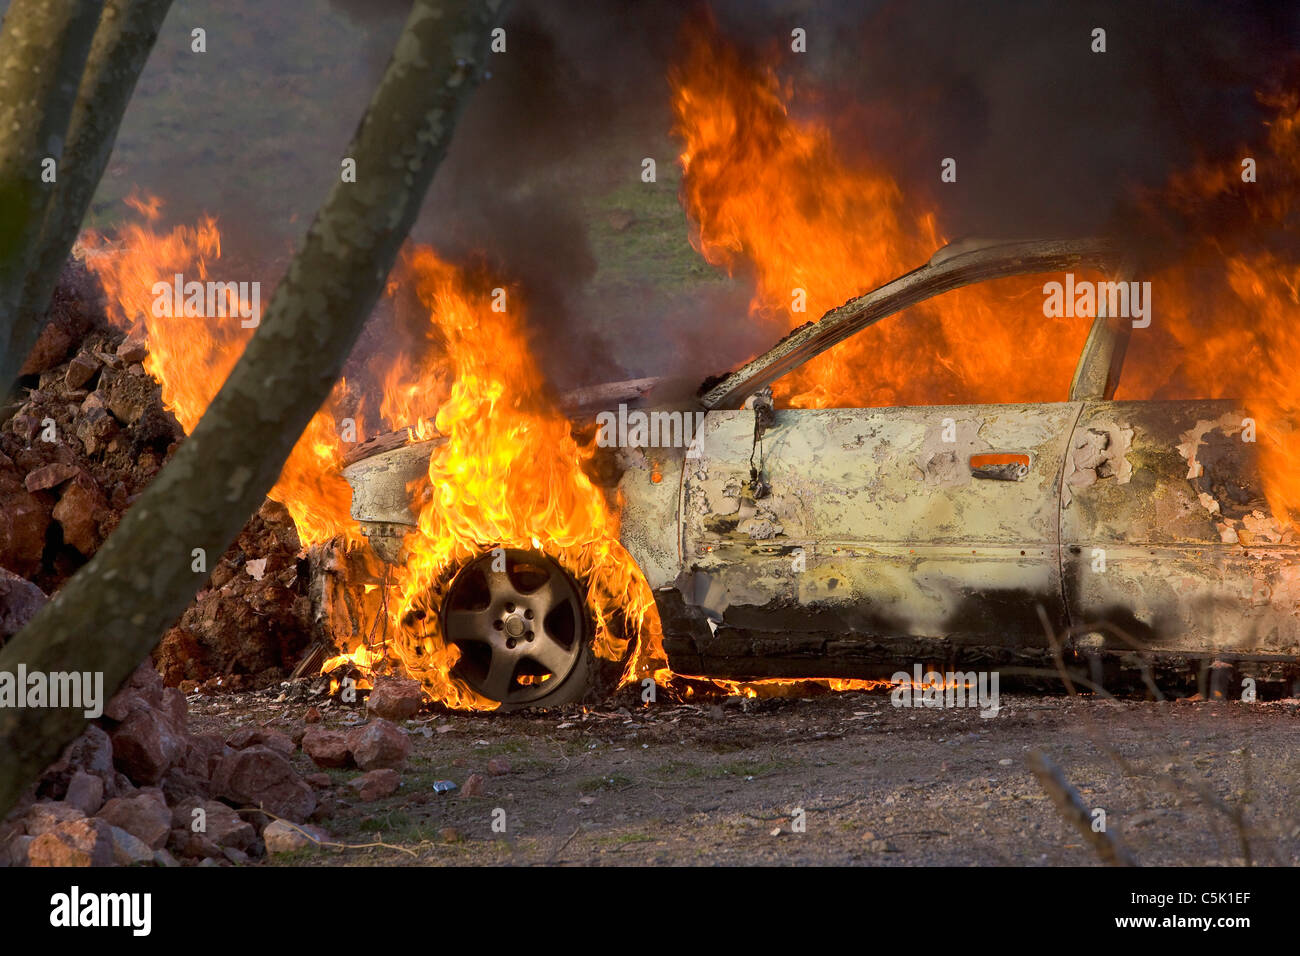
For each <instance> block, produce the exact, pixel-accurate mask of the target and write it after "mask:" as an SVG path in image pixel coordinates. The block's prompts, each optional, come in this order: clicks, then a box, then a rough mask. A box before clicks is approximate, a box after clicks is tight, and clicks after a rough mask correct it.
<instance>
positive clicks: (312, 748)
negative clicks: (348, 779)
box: [302, 727, 352, 767]
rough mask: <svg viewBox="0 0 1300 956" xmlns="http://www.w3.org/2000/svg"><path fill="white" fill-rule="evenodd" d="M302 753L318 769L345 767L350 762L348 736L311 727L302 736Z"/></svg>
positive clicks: (350, 751) (340, 732)
mask: <svg viewBox="0 0 1300 956" xmlns="http://www.w3.org/2000/svg"><path fill="white" fill-rule="evenodd" d="M302 752H303V753H305V754H306V755H307V756H308V757H310V758H311V760H312V763H314V764H315V765H316V766H318V767H346V766H347V765H348V764H349V763H351V762H352V748H351V746H350V744H349V741H348V735H347V734H345V733H343V732H342V731H338V730H326V729H325V728H324V727H312V728H311V729H310V730H308V731H307V732H306V733H305V734H303V735H302Z"/></svg>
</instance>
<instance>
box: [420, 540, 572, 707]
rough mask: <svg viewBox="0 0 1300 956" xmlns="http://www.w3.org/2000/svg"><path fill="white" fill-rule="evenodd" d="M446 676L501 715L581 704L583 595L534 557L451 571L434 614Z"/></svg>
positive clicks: (497, 557) (504, 556)
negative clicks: (448, 660) (451, 651)
mask: <svg viewBox="0 0 1300 956" xmlns="http://www.w3.org/2000/svg"><path fill="white" fill-rule="evenodd" d="M441 619H442V633H443V635H444V637H445V638H446V640H447V641H449V642H450V643H452V644H455V645H456V647H457V648H459V649H460V652H461V657H460V660H459V661H457V663H456V666H455V667H454V668H453V669H452V675H453V676H454V677H457V678H459V679H460V680H462V681H464V682H465V683H466V684H467V685H468V686H469V687H470V688H471V689H472V690H474V691H475V692H476V693H478V694H481V695H483V696H484V697H487V698H489V699H491V700H495V701H499V702H500V703H501V708H500V709H501V710H503V711H506V710H517V709H519V708H523V707H555V706H558V705H560V704H571V703H575V702H577V701H579V700H581V699H582V697H583V696H584V695H585V694H586V692H587V690H588V688H589V687H590V684H591V680H592V673H593V665H592V651H591V635H592V626H591V620H590V615H589V614H588V613H587V606H586V593H585V589H584V588H582V587H581V586H579V584H578V583H577V582H576V581H575V580H574V579H573V577H572V576H570V575H569V574H568V572H566V571H565V570H564V569H563V568H562V567H560V565H559V564H558V563H557V562H556V561H554V560H553V559H552V558H550V557H548V556H546V555H544V554H542V553H540V552H537V551H520V550H515V549H507V550H505V551H504V552H503V551H501V550H497V551H495V552H489V553H487V554H483V555H480V556H479V557H478V558H475V559H474V560H473V561H471V562H469V563H468V564H466V565H465V566H464V567H463V568H461V569H460V571H459V572H457V574H456V576H455V577H454V578H453V579H452V581H451V583H450V585H449V586H448V588H447V592H446V596H445V597H444V599H443V602H442V610H441Z"/></svg>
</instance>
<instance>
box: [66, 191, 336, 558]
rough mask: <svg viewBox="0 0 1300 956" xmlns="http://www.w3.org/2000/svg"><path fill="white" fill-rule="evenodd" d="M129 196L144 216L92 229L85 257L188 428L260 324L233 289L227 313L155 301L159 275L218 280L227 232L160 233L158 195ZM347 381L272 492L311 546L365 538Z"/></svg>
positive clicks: (205, 227) (200, 227) (200, 228)
mask: <svg viewBox="0 0 1300 956" xmlns="http://www.w3.org/2000/svg"><path fill="white" fill-rule="evenodd" d="M127 203H128V205H130V206H131V207H132V208H133V209H135V210H136V211H137V212H138V213H139V214H140V215H141V216H142V217H143V219H144V221H143V222H134V223H127V224H125V225H122V226H120V227H119V228H118V230H117V238H116V240H115V241H111V242H110V241H109V240H108V239H106V238H105V237H104V236H103V235H101V234H99V233H96V232H91V231H87V232H85V233H83V234H82V236H81V237H80V240H79V245H80V247H81V252H82V254H83V255H84V257H85V262H86V265H87V266H88V267H89V268H90V269H91V270H92V271H93V272H94V273H95V274H96V275H97V276H98V278H99V280H100V283H101V284H102V285H103V287H104V292H105V297H106V299H107V305H108V314H109V319H110V320H111V321H112V322H114V324H116V325H117V326H119V327H120V328H122V329H124V330H126V331H127V332H128V333H130V334H133V335H143V336H144V338H145V342H146V345H147V346H148V354H147V355H146V356H145V360H144V367H145V370H146V371H147V372H148V373H149V374H150V375H152V376H153V377H154V378H155V379H157V380H158V382H159V383H160V384H161V386H162V400H163V405H164V406H165V407H166V408H167V410H168V411H170V412H171V413H172V414H173V415H175V416H176V420H177V421H178V422H179V423H180V425H181V428H182V429H184V430H185V432H186V434H188V433H189V432H191V431H192V430H193V429H194V426H195V425H197V424H198V422H199V419H200V418H202V417H203V413H204V412H205V411H206V410H207V407H208V405H209V403H211V401H212V399H213V398H214V397H215V396H216V394H217V391H218V389H220V387H221V384H222V383H223V382H224V381H225V380H226V377H227V376H228V375H229V374H230V370H231V369H232V368H234V366H235V363H236V362H237V361H238V360H239V356H240V355H242V354H243V351H244V346H246V345H247V344H248V340H249V338H250V337H251V336H252V334H253V329H251V328H244V327H243V326H242V325H241V319H240V310H239V307H240V305H241V303H240V302H239V301H237V297H235V298H232V295H233V293H231V292H230V290H229V289H228V288H225V289H222V290H220V292H219V294H221V295H224V296H225V297H226V300H225V302H224V303H223V305H224V310H223V311H224V312H225V315H224V316H220V317H218V316H204V315H194V314H189V315H187V314H186V313H185V311H184V310H176V309H170V308H169V309H161V308H155V304H156V301H157V298H158V297H157V295H156V294H155V291H154V289H155V286H156V285H158V284H159V283H161V284H162V285H165V286H168V287H172V286H173V285H174V283H175V281H176V279H175V277H176V276H177V275H180V276H182V277H183V278H182V280H181V281H182V285H183V284H184V283H188V282H191V281H198V282H205V283H206V282H208V281H209V280H213V281H215V277H214V276H213V275H212V268H213V266H214V265H215V264H216V263H217V262H219V260H220V259H221V234H220V232H219V230H218V228H217V223H216V220H215V219H213V218H212V217H211V216H203V217H201V218H200V219H199V222H198V224H197V225H195V226H177V227H176V228H174V229H171V230H169V231H160V230H158V229H157V228H156V225H155V224H156V222H157V220H158V218H159V214H160V209H161V206H162V203H161V201H160V200H159V199H157V198H156V197H148V198H139V197H136V196H132V197H131V198H130V199H128V200H127ZM245 281H246V280H245ZM346 388H347V386H346V383H344V382H339V384H338V385H337V386H336V387H335V389H334V392H333V393H332V395H331V399H330V401H329V402H327V403H326V406H325V408H324V409H322V410H321V411H320V412H317V413H316V415H315V416H314V417H313V418H312V420H311V422H310V423H309V424H308V426H307V429H306V431H305V432H304V433H303V435H302V437H301V438H300V439H299V441H298V442H297V444H296V445H295V446H294V448H293V451H292V452H291V453H290V455H289V458H288V460H287V461H286V462H285V465H284V468H283V470H282V471H281V473H280V478H279V480H278V481H277V483H276V485H275V487H274V488H273V489H272V490H271V491H270V493H269V497H271V498H273V499H275V500H276V501H280V502H282V503H283V504H284V505H285V507H287V508H288V509H289V513H290V514H291V515H292V516H293V519H294V523H295V524H296V525H297V528H298V537H299V540H300V542H301V543H302V545H303V546H304V547H307V546H310V545H312V544H316V543H318V542H321V541H327V540H329V539H330V538H332V537H334V536H336V535H341V536H343V537H344V538H345V539H346V540H348V541H352V542H356V541H360V540H361V534H360V529H359V528H358V526H357V524H356V522H355V521H353V520H352V518H351V516H350V515H349V508H350V503H351V500H352V499H351V493H350V491H349V489H348V486H347V482H346V481H344V480H343V478H342V476H341V475H340V474H339V470H340V465H341V461H342V455H343V452H344V450H345V448H344V445H343V443H342V442H341V441H340V438H339V430H338V428H336V426H335V421H334V415H333V414H332V412H331V406H332V405H333V404H334V402H335V401H336V400H337V399H338V398H339V397H341V396H342V395H344V394H345V393H346ZM358 429H360V423H358Z"/></svg>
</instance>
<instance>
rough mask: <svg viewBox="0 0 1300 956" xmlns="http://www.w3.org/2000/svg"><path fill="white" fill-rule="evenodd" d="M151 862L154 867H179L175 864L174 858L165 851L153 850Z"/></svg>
mask: <svg viewBox="0 0 1300 956" xmlns="http://www.w3.org/2000/svg"><path fill="white" fill-rule="evenodd" d="M153 862H154V865H155V866H180V864H179V863H177V862H176V857H174V856H172V855H171V854H170V853H168V852H167V851H166V850H154V853H153Z"/></svg>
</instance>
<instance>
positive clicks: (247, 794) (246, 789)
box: [212, 746, 316, 823]
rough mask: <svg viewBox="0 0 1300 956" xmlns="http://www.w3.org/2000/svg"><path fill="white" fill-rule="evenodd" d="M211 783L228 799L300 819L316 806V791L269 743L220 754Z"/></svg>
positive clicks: (296, 819) (308, 814) (305, 817)
mask: <svg viewBox="0 0 1300 956" xmlns="http://www.w3.org/2000/svg"><path fill="white" fill-rule="evenodd" d="M212 786H213V789H214V790H216V792H217V795H218V796H221V797H224V798H225V799H227V800H232V801H234V802H236V803H239V804H243V805H246V806H252V807H261V808H262V809H263V810H266V811H267V812H269V813H272V814H274V815H275V816H277V817H284V818H285V819H287V820H293V821H295V822H299V823H300V822H302V821H303V820H305V819H307V817H309V816H311V813H312V811H313V810H315V809H316V794H315V792H314V791H313V790H312V788H311V787H310V786H308V785H307V784H306V783H305V782H303V780H302V779H301V778H300V777H299V776H298V774H297V773H296V772H295V771H294V769H293V766H292V765H291V764H290V763H289V761H288V760H286V759H285V757H284V755H283V754H280V753H278V752H277V751H274V750H272V749H271V748H270V747H261V746H257V747H248V748H247V749H245V750H236V751H235V752H234V753H232V754H229V755H227V756H225V757H223V758H221V761H220V762H219V763H218V764H217V767H216V770H215V771H214V772H213V774H212Z"/></svg>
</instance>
